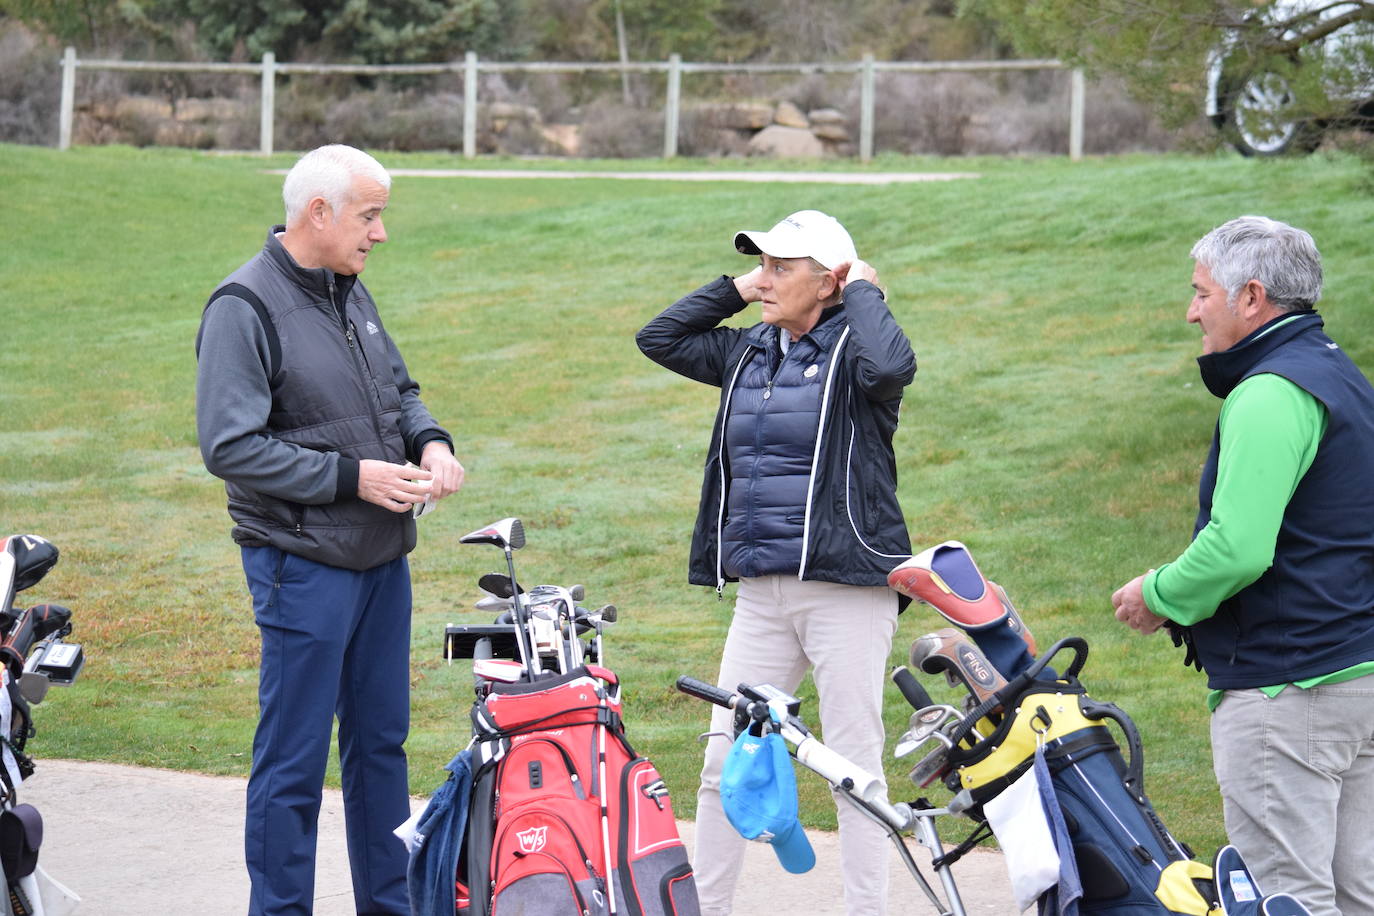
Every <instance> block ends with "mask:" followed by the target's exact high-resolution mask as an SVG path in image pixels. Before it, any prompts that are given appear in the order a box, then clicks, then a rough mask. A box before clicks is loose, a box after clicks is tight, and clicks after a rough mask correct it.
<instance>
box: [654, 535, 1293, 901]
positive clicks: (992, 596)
mask: <svg viewBox="0 0 1374 916" xmlns="http://www.w3.org/2000/svg"><path fill="white" fill-rule="evenodd" d="M888 584H889V585H890V586H891V587H892V588H894V589H896V590H897V591H899V592H901V593H902V594H905V595H907V596H908V597H911V598H913V599H915V600H916V601H919V602H921V603H923V604H927V605H929V606H931V607H932V608H934V609H935V610H936V611H938V612H939V613H940V614H941V615H942V616H943V617H945V618H946V620H948V621H949V622H950V623H951V624H953V625H954V626H952V627H946V628H942V629H940V630H937V631H935V632H932V633H928V634H926V635H924V636H921V637H920V638H918V639H916V640H915V641H913V643H912V645H911V649H910V653H909V658H908V661H909V664H910V668H908V667H907V666H900V667H898V668H896V669H895V670H894V671H893V672H892V679H893V681H894V682H895V683H896V684H897V686H898V688H899V689H900V691H901V693H902V695H903V697H904V698H905V699H906V700H907V702H909V703H910V704H911V706H912V707H913V708H914V712H913V713H912V714H911V718H910V721H909V723H908V728H907V730H906V732H905V733H904V734H903V735H902V736H901V737H900V738H898V740H897V742H896V745H895V747H894V754H895V756H896V757H898V758H902V757H907V756H909V755H916V756H915V759H916V761H917V762H916V764H915V766H914V767H913V768H912V770H911V772H910V774H909V776H910V778H911V780H912V782H913V783H915V784H916V785H917V786H919V787H923V788H924V787H926V786H930V785H931V784H933V783H936V782H939V783H941V784H943V785H944V786H945V787H946V788H947V789H948V790H949V791H950V792H951V793H953V794H952V798H951V799H950V800H949V801H948V802H947V803H946V804H945V805H944V806H943V807H937V806H935V805H933V804H931V803H930V802H929V801H928V800H927V799H925V798H923V797H922V798H917V799H915V800H914V801H907V802H900V801H892V800H891V799H890V798H889V797H888V793H887V789H886V787H885V786H884V784H883V781H882V779H881V774H873V773H868V772H866V771H864V770H863V769H862V768H860V767H859V766H857V765H855V764H854V763H853V762H852V761H850V760H847V759H846V758H845V757H843V756H841V755H840V754H838V753H836V752H835V751H834V750H832V749H831V748H828V747H826V746H825V745H824V744H822V743H821V742H820V741H819V740H818V739H817V738H816V737H815V736H814V735H813V734H811V732H810V731H809V730H808V729H807V727H806V725H805V724H804V722H803V721H802V718H801V702H800V700H798V699H797V698H796V697H794V696H791V695H789V694H788V693H786V692H784V691H783V690H780V689H778V688H777V687H776V686H773V685H769V684H740V685H738V686H737V687H736V689H734V690H726V689H723V688H722V687H718V686H715V685H711V684H706V683H703V682H701V681H699V680H695V679H693V678H690V677H681V678H679V679H678V681H677V687H678V689H679V690H681V691H683V692H684V693H687V694H690V695H692V696H695V697H698V698H701V699H704V700H708V701H710V702H712V703H715V704H717V705H719V706H724V707H726V708H730V709H733V710H734V711H735V717H734V730H735V736H736V739H738V738H739V736H740V735H741V734H743V733H746V732H749V733H751V734H754V735H768V734H775V735H777V736H780V738H781V739H782V741H783V742H785V744H786V746H787V747H788V748H789V749H790V752H791V755H792V756H793V758H794V759H795V761H796V762H797V763H799V764H801V765H802V766H803V767H805V768H806V769H809V770H811V771H813V772H815V773H816V774H817V775H819V776H820V777H821V778H823V779H824V780H826V782H828V783H829V784H830V786H831V788H832V790H833V791H834V793H835V794H836V795H837V797H839V798H842V799H844V800H845V801H846V802H847V803H849V804H852V805H854V806H855V807H856V808H858V809H859V810H860V811H862V812H863V813H864V814H865V815H867V816H868V817H869V818H870V819H871V820H873V821H875V822H876V823H878V824H879V825H880V826H881V827H882V828H883V830H884V831H885V832H886V834H887V835H888V837H889V838H890V839H891V841H892V843H893V844H894V846H895V848H896V849H897V852H898V854H899V856H900V858H901V861H902V863H903V865H904V866H905V867H906V869H907V871H908V872H910V874H911V876H912V878H913V879H914V880H915V881H916V883H917V884H918V885H919V886H920V888H921V890H922V891H923V892H924V894H925V896H926V897H927V898H928V899H929V901H930V903H931V904H932V905H933V906H934V907H935V909H936V911H937V912H938V913H940V914H941V916H966V910H965V906H964V902H963V901H962V899H961V897H960V894H959V890H958V885H957V882H956V880H955V876H954V871H953V866H954V865H955V864H956V863H957V862H958V861H959V859H960V858H961V857H962V856H963V855H965V854H966V853H967V852H968V851H969V850H970V849H972V848H973V847H974V846H975V845H977V844H978V843H980V842H982V841H983V840H984V839H987V838H988V837H990V836H992V835H994V834H995V835H996V837H997V840H998V842H999V844H1001V845H1002V847H1003V852H1004V856H1005V858H1006V860H1007V863H1008V867H1009V872H1010V873H1011V878H1012V885H1013V891H1014V894H1015V896H1016V897H1017V901H1016V903H1017V905H1018V908H1019V909H1026V908H1028V907H1030V906H1031V905H1033V904H1037V903H1038V905H1039V908H1040V912H1041V913H1054V914H1059V913H1067V912H1073V911H1074V910H1075V909H1076V911H1077V912H1078V913H1081V914H1112V916H1166V914H1180V916H1250V914H1265V916H1306V914H1307V910H1306V909H1305V908H1304V907H1303V906H1302V905H1301V904H1300V903H1299V902H1298V901H1296V900H1294V899H1293V898H1292V897H1291V896H1289V895H1287V894H1273V895H1270V896H1267V897H1266V896H1263V895H1262V894H1261V893H1260V892H1259V889H1258V887H1257V882H1256V881H1255V879H1254V877H1253V876H1252V875H1251V874H1250V872H1249V870H1248V869H1247V868H1246V866H1245V864H1244V862H1243V861H1242V860H1241V858H1240V855H1239V853H1238V852H1237V851H1236V849H1235V848H1234V847H1232V846H1229V845H1228V846H1224V847H1223V848H1222V849H1221V850H1219V851H1218V852H1217V854H1216V856H1215V857H1214V859H1213V860H1212V861H1211V863H1210V864H1209V863H1204V862H1200V861H1197V860H1195V859H1194V858H1193V854H1192V851H1191V850H1190V849H1189V848H1188V847H1187V846H1186V845H1184V844H1183V843H1181V842H1179V841H1178V840H1177V839H1175V838H1174V837H1173V835H1172V834H1171V833H1170V832H1169V831H1168V829H1167V828H1166V827H1165V826H1164V824H1163V822H1162V821H1161V820H1160V818H1159V816H1158V815H1157V814H1156V812H1155V810H1154V808H1153V806H1152V805H1151V804H1150V801H1149V799H1148V798H1147V796H1146V794H1145V788H1144V754H1143V747H1142V744H1141V740H1140V734H1139V732H1138V731H1137V729H1136V727H1135V725H1134V723H1133V722H1132V721H1131V719H1130V717H1129V716H1127V715H1126V714H1125V712H1123V711H1122V710H1121V709H1120V708H1118V707H1117V706H1116V705H1114V704H1112V703H1104V702H1099V701H1096V700H1094V699H1092V698H1091V697H1090V696H1089V695H1088V693H1087V690H1086V688H1085V687H1084V686H1083V684H1082V682H1081V681H1079V674H1080V673H1081V672H1082V671H1083V668H1084V665H1085V663H1086V661H1087V658H1088V645H1087V643H1086V641H1084V640H1083V639H1081V638H1078V637H1069V638H1066V639H1061V640H1059V641H1058V642H1056V643H1055V644H1054V645H1053V646H1051V647H1050V648H1049V649H1048V650H1047V651H1046V652H1044V653H1043V654H1039V655H1038V656H1037V654H1036V646H1035V642H1034V640H1033V638H1032V637H1031V634H1030V631H1029V630H1028V629H1027V628H1026V626H1025V624H1024V623H1023V622H1022V621H1021V619H1020V616H1019V615H1018V614H1017V612H1016V609H1015V607H1014V606H1013V605H1012V603H1011V601H1010V599H1009V598H1008V597H1007V594H1006V592H1005V590H1003V589H1002V587H1001V586H999V585H997V583H995V582H992V581H991V580H989V579H986V578H985V577H984V576H983V574H982V573H981V572H980V571H979V569H978V567H977V565H976V564H975V563H974V562H973V558H972V556H971V555H970V554H969V552H968V549H967V548H966V547H965V546H964V545H963V544H961V543H959V542H958V541H946V542H945V543H943V544H940V545H937V546H936V547H932V548H930V549H929V550H926V551H924V552H922V553H920V554H917V555H916V556H914V557H912V558H911V559H910V560H908V561H907V562H905V563H903V564H901V565H900V566H898V567H897V568H896V569H894V570H893V571H892V572H891V574H890V575H889V577H888ZM1058 665H1062V666H1063V667H1062V669H1057V668H1056V667H1054V666H1058ZM911 669H915V670H919V671H921V672H923V673H925V674H928V675H943V676H944V678H945V679H946V680H947V681H948V683H949V684H950V685H951V686H955V687H959V688H962V689H963V690H964V696H963V699H962V701H961V705H960V707H955V706H952V705H947V704H937V703H934V702H932V701H931V698H930V696H929V694H928V693H927V692H926V691H925V689H924V688H923V687H922V686H921V685H920V683H919V682H918V681H917V679H916V677H915V675H914V674H913V673H912V670H911ZM1108 723H1113V724H1114V725H1115V726H1116V729H1115V730H1113V729H1111V728H1109V725H1108ZM1116 731H1119V732H1120V734H1121V736H1122V742H1123V743H1124V750H1125V751H1126V753H1125V754H1123V743H1119V742H1118V739H1117V738H1116V737H1115V732H1116ZM730 766H731V763H730V761H729V760H727V762H726V774H724V775H722V787H723V788H722V797H723V799H724V797H725V789H724V786H725V784H726V782H727V780H728V779H729V776H728V771H729V768H730ZM729 813H730V809H729V807H728V805H727V814H729ZM946 817H960V818H964V819H966V820H967V821H970V822H972V824H973V825H974V827H973V829H972V831H971V832H970V833H969V835H968V836H967V838H966V839H965V840H964V841H963V842H960V843H958V844H957V845H955V846H953V847H952V848H949V849H946V847H945V845H944V843H943V842H942V841H941V839H940V837H939V835H938V833H937V830H936V820H937V819H939V818H946ZM732 820H733V819H732ZM736 827H737V829H738V828H739V827H740V825H739V824H736ZM741 832H742V833H743V832H744V831H743V830H741ZM745 835H746V836H748V837H749V838H763V839H771V838H770V837H769V836H767V835H766V834H765V835H763V836H761V837H754V836H750V834H749V833H745ZM909 836H910V837H913V838H914V839H915V841H916V842H917V843H918V844H919V845H920V846H923V847H925V848H926V849H927V850H928V852H929V854H930V863H929V865H930V868H931V869H932V870H933V871H934V873H935V875H936V876H937V877H938V879H939V884H940V886H941V890H942V892H943V896H941V894H940V893H937V891H936V890H935V888H934V887H932V885H931V882H930V881H929V880H927V878H926V877H925V875H924V874H923V873H922V871H921V869H920V868H919V867H918V866H917V863H916V860H915V858H914V857H913V855H912V853H911V850H910V849H909V848H908V845H907V838H908V837H909Z"/></svg>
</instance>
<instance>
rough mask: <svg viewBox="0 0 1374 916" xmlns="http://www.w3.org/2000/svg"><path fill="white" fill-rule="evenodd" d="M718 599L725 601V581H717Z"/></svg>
mask: <svg viewBox="0 0 1374 916" xmlns="http://www.w3.org/2000/svg"><path fill="white" fill-rule="evenodd" d="M716 600H717V601H724V600H725V583H724V582H717V583H716Z"/></svg>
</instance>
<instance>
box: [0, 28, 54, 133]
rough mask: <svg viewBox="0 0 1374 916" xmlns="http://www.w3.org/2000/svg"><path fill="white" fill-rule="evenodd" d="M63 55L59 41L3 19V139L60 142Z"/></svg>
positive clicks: (0, 62)
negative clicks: (57, 42) (40, 35)
mask: <svg viewBox="0 0 1374 916" xmlns="http://www.w3.org/2000/svg"><path fill="white" fill-rule="evenodd" d="M59 55H60V52H59V51H58V49H57V45H56V42H54V41H52V40H50V39H45V38H40V37H39V36H38V35H36V34H34V33H33V32H31V31H29V30H28V29H26V28H25V27H24V26H22V25H20V24H19V23H18V22H14V21H12V20H4V19H0V141H4V142H7V143H28V144H41V145H46V146H56V145H57V106H58V101H59V98H60V96H61V93H62V71H61V68H60V67H59V66H58V65H57V59H58V57H59Z"/></svg>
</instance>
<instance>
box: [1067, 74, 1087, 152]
mask: <svg viewBox="0 0 1374 916" xmlns="http://www.w3.org/2000/svg"><path fill="white" fill-rule="evenodd" d="M1069 87H1070V88H1069V158H1070V159H1071V160H1073V161H1074V162H1077V161H1078V160H1080V159H1082V158H1083V95H1084V91H1085V90H1084V86H1083V71H1082V70H1079V69H1078V68H1077V67H1075V68H1074V70H1073V78H1072V80H1071V81H1070V83H1069Z"/></svg>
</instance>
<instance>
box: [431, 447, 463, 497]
mask: <svg viewBox="0 0 1374 916" xmlns="http://www.w3.org/2000/svg"><path fill="white" fill-rule="evenodd" d="M420 467H422V468H424V469H425V470H426V471H429V472H430V473H431V474H433V475H434V477H433V479H432V480H431V481H430V482H431V484H432V485H433V489H432V491H431V492H432V494H433V496H434V499H435V500H440V499H443V498H444V497H445V496H450V495H452V494H454V493H457V492H458V488H459V487H461V486H462V485H463V478H464V477H465V476H467V472H466V471H464V470H463V466H462V465H461V464H459V463H458V459H457V458H455V457H453V452H451V451H449V447H448V443H446V442H444V441H443V440H442V439H433V440H431V441H430V442H429V443H427V444H426V445H425V450H424V451H423V452H421V453H420Z"/></svg>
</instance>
